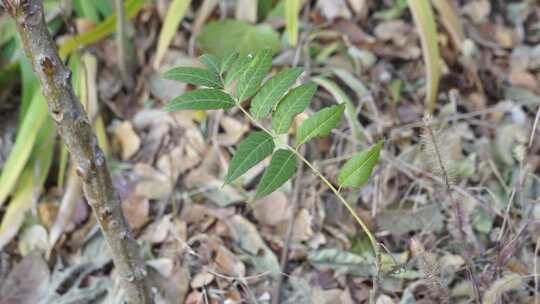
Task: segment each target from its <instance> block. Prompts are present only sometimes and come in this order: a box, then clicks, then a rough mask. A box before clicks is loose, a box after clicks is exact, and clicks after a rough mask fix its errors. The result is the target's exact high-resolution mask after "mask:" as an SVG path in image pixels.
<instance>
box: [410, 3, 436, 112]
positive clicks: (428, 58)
mask: <svg viewBox="0 0 540 304" xmlns="http://www.w3.org/2000/svg"><path fill="white" fill-rule="evenodd" d="M407 3H408V4H409V9H410V10H411V13H412V16H413V19H414V23H415V24H416V28H417V30H418V32H419V34H420V42H421V44H422V55H423V57H424V62H425V64H426V78H427V79H426V107H427V110H428V111H429V112H430V113H432V112H433V110H435V106H436V105H437V93H438V89H439V78H440V74H441V71H440V65H439V60H440V55H439V44H438V41H437V25H436V23H435V17H434V16H433V8H432V7H431V2H430V1H429V0H408V1H407Z"/></svg>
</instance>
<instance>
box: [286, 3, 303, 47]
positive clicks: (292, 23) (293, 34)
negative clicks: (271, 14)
mask: <svg viewBox="0 0 540 304" xmlns="http://www.w3.org/2000/svg"><path fill="white" fill-rule="evenodd" d="M300 5H301V3H300V0H285V19H286V24H287V41H288V42H289V44H290V45H291V46H293V47H294V46H296V44H297V43H298V14H299V13H300Z"/></svg>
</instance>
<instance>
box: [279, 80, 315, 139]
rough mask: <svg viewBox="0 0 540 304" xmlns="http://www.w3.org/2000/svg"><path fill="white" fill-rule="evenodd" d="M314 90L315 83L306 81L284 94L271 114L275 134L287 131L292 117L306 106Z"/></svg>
mask: <svg viewBox="0 0 540 304" xmlns="http://www.w3.org/2000/svg"><path fill="white" fill-rule="evenodd" d="M316 91H317V85H316V84H315V83H313V82H308V83H306V84H303V85H301V86H298V87H296V88H294V89H292V90H291V91H290V92H289V93H288V94H287V95H285V97H284V98H283V99H282V100H281V101H280V102H279V104H278V106H277V108H276V111H274V113H273V114H272V129H273V130H274V131H275V132H276V133H277V134H283V133H287V131H289V128H290V127H291V124H292V122H293V120H294V117H295V116H296V115H298V114H300V113H302V112H303V111H304V110H305V109H306V108H307V106H308V105H309V103H310V102H311V98H313V95H315V92H316Z"/></svg>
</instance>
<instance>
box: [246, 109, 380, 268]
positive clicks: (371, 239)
mask: <svg viewBox="0 0 540 304" xmlns="http://www.w3.org/2000/svg"><path fill="white" fill-rule="evenodd" d="M236 105H237V107H238V108H239V109H240V111H242V113H244V115H245V116H246V117H247V118H248V119H249V120H250V121H251V123H253V124H254V125H255V126H256V127H258V128H259V129H261V130H263V131H264V132H266V133H268V134H269V135H270V136H272V137H274V138H275V137H276V135H275V134H274V132H272V131H270V130H268V129H267V128H265V127H264V126H263V125H261V124H260V123H259V122H258V121H257V120H255V118H253V116H251V114H250V113H249V112H248V111H246V109H244V107H242V105H241V104H240V103H239V102H236ZM285 148H286V149H288V150H289V151H291V152H292V153H294V155H296V157H298V158H299V159H300V160H301V161H303V162H304V163H305V164H306V166H308V167H309V168H310V169H311V171H313V173H314V174H315V175H316V176H317V177H318V178H320V179H321V180H322V181H323V183H325V184H326V186H327V187H328V188H330V190H331V191H332V192H333V193H334V194H335V195H336V197H337V198H338V199H339V201H340V202H341V204H342V205H343V206H345V208H346V209H347V210H348V211H349V213H350V214H351V215H352V217H353V218H354V220H355V221H356V222H357V223H358V225H360V227H361V228H362V230H363V231H364V233H365V234H366V235H367V237H368V239H369V242H370V243H371V247H372V249H373V252H374V253H375V258H376V259H377V260H378V258H379V254H380V250H379V243H378V242H377V240H376V239H375V236H373V233H371V231H370V230H369V228H368V227H367V225H366V224H365V223H364V221H363V220H362V219H361V218H360V217H359V216H358V214H356V211H355V210H354V208H353V207H352V206H351V205H350V204H349V203H347V201H346V200H345V198H344V197H343V196H342V195H341V194H340V193H339V191H338V189H336V187H334V185H333V184H332V183H331V182H330V181H329V180H328V179H327V178H326V177H324V175H323V174H322V173H321V172H320V171H319V170H318V169H317V168H315V166H314V165H313V164H312V163H311V162H310V161H308V160H307V159H306V158H305V157H304V156H303V155H302V153H300V152H298V150H297V149H295V148H293V147H291V146H290V145H288V144H285Z"/></svg>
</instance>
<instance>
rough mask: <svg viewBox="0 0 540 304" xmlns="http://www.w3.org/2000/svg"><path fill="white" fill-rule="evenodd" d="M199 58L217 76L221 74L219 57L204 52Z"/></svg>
mask: <svg viewBox="0 0 540 304" xmlns="http://www.w3.org/2000/svg"><path fill="white" fill-rule="evenodd" d="M199 60H200V61H201V62H202V63H203V64H204V65H206V67H207V68H208V70H209V71H210V72H212V73H213V74H214V75H216V76H217V77H218V78H219V77H220V76H221V62H220V61H219V58H217V57H216V56H214V55H210V54H204V55H202V56H201V57H200V58H199Z"/></svg>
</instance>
